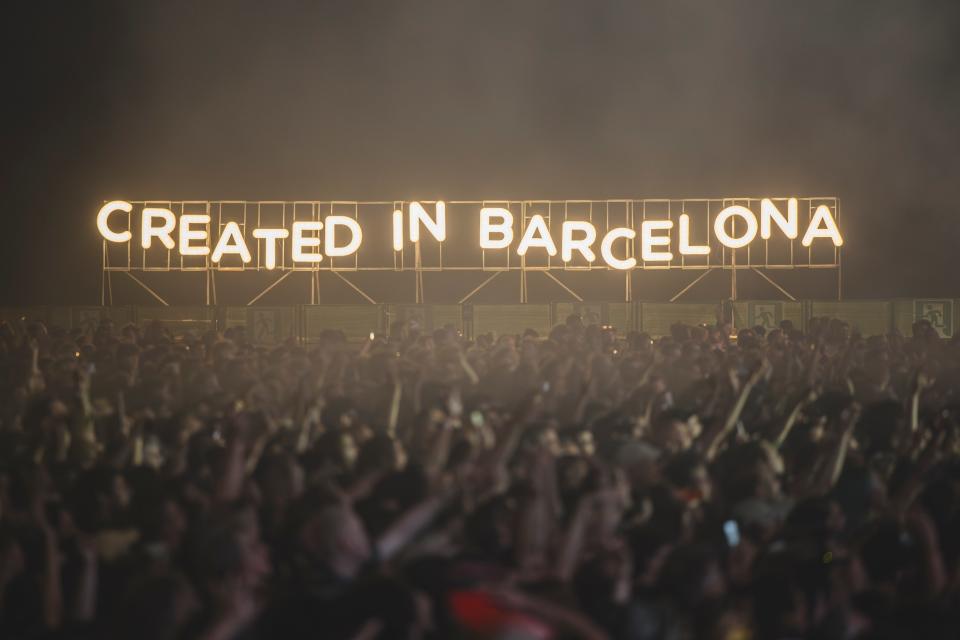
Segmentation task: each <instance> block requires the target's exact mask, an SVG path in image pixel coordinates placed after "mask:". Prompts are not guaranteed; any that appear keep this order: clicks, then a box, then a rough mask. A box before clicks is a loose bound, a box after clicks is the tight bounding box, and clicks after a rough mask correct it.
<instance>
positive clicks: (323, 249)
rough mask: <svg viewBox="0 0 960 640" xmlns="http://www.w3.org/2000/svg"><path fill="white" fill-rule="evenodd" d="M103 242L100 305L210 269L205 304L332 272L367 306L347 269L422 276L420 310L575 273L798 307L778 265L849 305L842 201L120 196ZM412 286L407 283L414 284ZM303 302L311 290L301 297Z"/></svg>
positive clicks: (315, 296) (627, 291)
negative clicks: (664, 280)
mask: <svg viewBox="0 0 960 640" xmlns="http://www.w3.org/2000/svg"><path fill="white" fill-rule="evenodd" d="M97 227H98V229H99V231H100V234H101V236H102V240H103V249H102V279H101V285H102V286H101V302H102V303H103V304H104V305H108V304H113V285H112V277H113V274H115V273H122V274H124V275H125V276H126V277H129V278H130V279H131V280H133V281H134V282H136V283H137V284H138V285H139V286H141V287H143V288H144V289H145V290H146V291H148V292H149V293H150V294H151V295H152V296H153V297H154V298H156V299H157V300H158V301H159V302H160V303H162V304H167V303H166V300H165V299H164V298H163V297H162V296H161V295H160V294H159V293H157V291H155V290H154V289H153V288H151V287H150V286H148V284H147V283H145V282H144V280H143V278H142V274H143V273H145V272H162V273H169V274H175V273H185V272H202V273H204V274H205V283H206V284H205V294H204V298H203V299H204V302H205V303H206V304H208V305H215V304H218V300H217V274H220V273H224V272H275V273H276V278H275V279H274V280H273V282H272V283H271V284H269V285H268V286H266V287H265V288H264V289H262V290H261V291H260V293H259V294H258V295H256V296H255V297H253V298H252V299H250V300H249V301H248V302H247V304H248V305H253V304H255V303H256V302H257V301H258V300H259V299H260V298H261V297H262V296H263V295H264V294H265V293H267V292H268V291H270V290H272V289H273V288H274V287H276V286H278V285H280V284H281V283H282V282H284V281H286V280H288V279H290V277H291V276H292V275H293V274H295V273H297V272H303V273H305V274H307V276H308V277H309V296H305V298H304V302H306V301H309V302H310V303H311V304H317V303H319V302H320V301H321V296H320V291H319V274H320V273H321V272H330V273H332V274H334V275H336V276H337V277H338V278H340V279H341V280H343V281H344V282H345V283H346V284H348V285H349V286H350V287H351V288H352V289H354V290H355V291H356V292H357V293H358V294H360V295H361V296H362V297H363V298H364V299H366V300H367V301H368V302H370V303H371V304H376V303H377V302H378V301H377V300H375V299H374V298H373V297H372V296H371V295H369V294H368V293H367V292H365V291H364V290H363V289H362V288H361V287H360V286H359V285H358V284H356V283H355V282H353V281H352V279H351V273H358V272H377V273H379V274H382V275H383V277H384V278H389V277H392V275H391V274H400V273H411V272H412V273H413V274H415V277H414V283H415V284H414V287H413V288H412V290H411V292H410V293H411V296H410V297H411V300H412V302H414V303H422V302H423V301H424V282H423V274H424V273H430V272H480V273H484V274H488V275H487V276H486V277H485V279H484V280H483V281H482V282H481V283H480V284H479V286H476V287H475V288H473V289H472V290H466V287H465V290H464V292H463V294H464V295H463V297H462V298H461V299H460V301H459V302H460V303H461V304H462V303H464V302H467V301H468V300H469V299H470V298H471V297H472V296H473V295H475V294H476V293H477V292H478V291H480V290H481V289H482V288H483V287H485V286H486V285H487V284H489V283H490V282H491V281H493V280H494V279H495V278H497V277H498V276H500V275H501V274H503V273H507V272H519V274H520V286H519V292H518V293H519V295H518V298H519V301H520V302H527V294H528V287H529V285H530V280H531V274H536V275H534V276H533V277H545V278H549V279H550V280H552V281H554V282H555V283H556V284H558V285H559V286H560V287H562V288H563V289H564V290H565V291H566V292H567V293H568V294H569V295H570V296H571V298H572V299H575V300H577V301H583V300H584V298H583V296H582V295H581V293H580V292H578V291H576V290H574V288H572V287H571V286H569V285H568V284H566V283H564V282H563V276H564V273H565V272H573V271H587V272H590V271H622V272H623V273H624V287H623V300H624V301H626V302H630V301H632V300H633V299H634V292H633V284H632V277H631V274H632V272H633V271H635V270H644V271H658V270H659V271H662V270H682V271H690V272H691V273H692V274H695V277H693V278H692V279H691V281H690V283H689V284H687V285H686V286H685V287H684V288H683V289H681V290H680V291H678V292H677V293H676V295H674V296H673V298H672V299H671V302H673V301H676V300H678V299H679V298H680V297H682V296H683V295H684V294H685V293H686V292H687V291H689V290H690V289H691V288H692V287H693V286H694V285H696V284H697V283H698V282H700V281H701V280H702V279H703V278H704V277H705V276H706V275H707V274H709V273H711V272H713V271H715V270H723V271H729V273H730V298H731V299H734V300H736V299H737V273H738V272H739V271H751V272H754V273H757V274H759V276H760V277H762V278H763V279H764V280H766V281H767V282H769V283H770V284H771V285H772V286H774V287H775V288H776V289H777V290H778V291H780V293H782V294H783V295H784V296H785V297H786V298H789V299H790V300H796V298H795V297H794V296H793V295H791V294H790V293H789V292H788V291H787V290H786V289H785V288H784V287H782V286H781V285H780V284H778V283H777V282H776V281H775V280H774V278H773V276H772V273H774V272H776V271H777V270H793V269H809V270H814V269H816V270H832V271H835V272H836V283H837V287H836V294H837V299H841V298H842V266H841V247H842V245H843V239H842V236H841V233H840V201H839V199H838V198H836V197H804V198H792V197H782V198H760V197H744V198H700V199H642V200H509V201H506V200H504V201H496V200H471V201H439V200H438V201H429V200H422V201H411V202H406V201H403V202H400V201H394V202H359V201H325V202H324V201H289V202H284V201H228V200H221V201H157V200H153V201H124V200H115V201H111V202H107V203H105V204H104V205H103V207H102V208H101V209H100V211H99V213H98V215H97ZM406 286H409V283H407V284H406ZM304 293H306V289H305V290H304Z"/></svg>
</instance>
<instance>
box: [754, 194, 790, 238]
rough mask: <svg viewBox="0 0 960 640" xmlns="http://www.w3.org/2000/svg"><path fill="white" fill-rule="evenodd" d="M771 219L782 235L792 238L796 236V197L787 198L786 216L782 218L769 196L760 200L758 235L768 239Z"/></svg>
mask: <svg viewBox="0 0 960 640" xmlns="http://www.w3.org/2000/svg"><path fill="white" fill-rule="evenodd" d="M771 220H773V221H774V222H776V223H777V226H778V227H780V230H781V231H783V233H784V235H786V236H787V237H788V238H790V239H791V240H793V239H794V238H796V237H797V199H796V198H790V199H789V200H787V217H786V218H784V217H783V215H782V214H781V213H780V210H779V209H777V205H775V204H773V200H771V199H770V198H764V199H763V200H761V201H760V237H761V238H763V239H764V240H769V239H770V221H771Z"/></svg>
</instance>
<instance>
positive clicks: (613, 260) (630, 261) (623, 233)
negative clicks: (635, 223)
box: [600, 227, 637, 270]
mask: <svg viewBox="0 0 960 640" xmlns="http://www.w3.org/2000/svg"><path fill="white" fill-rule="evenodd" d="M636 237H637V232H636V231H634V230H633V229H628V228H627V227H617V228H615V229H611V230H610V231H608V232H607V235H605V236H603V240H602V241H601V242H600V256H601V257H602V258H603V261H604V262H606V263H607V264H608V265H609V266H611V267H613V268H614V269H621V270H626V269H633V268H634V267H635V266H637V259H636V258H627V259H626V260H622V259H620V258H618V257H616V256H615V255H613V243H614V241H615V240H619V239H620V238H626V239H627V240H629V241H630V242H632V241H633V240H634V238H636Z"/></svg>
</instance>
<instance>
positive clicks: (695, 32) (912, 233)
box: [0, 0, 960, 305]
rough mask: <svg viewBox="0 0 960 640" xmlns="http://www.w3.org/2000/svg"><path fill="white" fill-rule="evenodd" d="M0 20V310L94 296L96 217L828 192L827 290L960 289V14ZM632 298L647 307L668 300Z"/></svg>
mask: <svg viewBox="0 0 960 640" xmlns="http://www.w3.org/2000/svg"><path fill="white" fill-rule="evenodd" d="M2 22H3V23H4V26H3V27H2V29H3V46H4V48H5V49H6V51H4V55H3V61H4V62H3V64H4V67H5V72H4V82H3V86H4V88H5V91H4V92H3V110H4V112H5V113H4V115H3V118H2V123H3V125H2V129H0V131H2V154H0V158H2V160H0V161H2V167H0V180H2V182H0V184H2V185H3V197H2V199H0V203H2V212H3V223H4V226H3V232H2V240H0V268H2V274H3V277H2V282H0V304H2V305H12V304H84V303H95V302H97V301H99V283H100V272H99V259H100V256H99V246H100V245H99V239H98V235H97V231H96V227H95V220H94V217H95V213H96V210H97V208H98V207H99V205H100V203H101V202H102V201H103V200H105V199H115V198H120V199H130V200H136V199H154V198H156V199H160V198H162V199H288V200H290V199H324V200H325V199H350V200H379V199H387V200H394V199H398V200H399V199H435V198H443V199H473V198H487V199H495V198H503V199H506V198H553V199H563V198H598V199H602V198H622V197H637V198H640V197H704V196H727V195H741V194H751V195H753V194H760V195H801V196H803V195H837V196H839V197H840V198H841V199H842V201H843V220H842V224H843V231H844V236H845V239H846V246H845V255H844V259H845V264H844V284H845V294H846V295H848V296H851V297H880V296H908V297H914V296H916V297H920V296H960V283H958V281H957V279H956V278H955V277H954V269H955V265H956V263H957V260H956V253H957V248H956V247H957V239H958V237H960V233H958V231H957V221H956V220H957V217H956V213H957V210H958V206H957V202H958V198H960V186H958V185H960V154H958V150H960V2H957V1H956V0H939V1H927V2H907V1H904V0H861V1H856V0H848V1H844V2H841V1H833V2H826V1H816V0H815V1H810V0H805V1H802V2H800V1H789V2H788V1H785V0H784V1H777V0H768V1H746V0H740V1H730V2H725V1H714V0H709V1H705V0H659V1H656V2H641V1H635V2H626V1H623V2H602V1H600V0H588V1H587V0H585V1H583V2H573V1H559V0H535V1H533V0H531V1H528V0H511V1H504V2H494V1H489V0H488V1H484V2H460V1H457V0H436V1H425V0H405V1H384V0H380V1H362V0H352V1H344V2H280V1H274V2H266V1H264V0H230V1H214V2H198V1H193V2H181V1H172V0H165V1H162V2H153V1H140V0H138V1H132V0H124V1H109V2H77V1H71V2H44V1H42V0H36V1H33V2H21V3H14V4H7V5H5V7H4V17H3V19H2ZM194 275H195V276H196V274H194ZM298 275H299V274H298ZM650 275H651V276H654V275H656V274H650ZM794 275H798V274H794ZM799 275H801V276H802V275H803V274H799ZM197 277H198V276H197ZM643 277H644V278H646V279H645V280H644V281H643V283H642V287H643V291H642V292H641V293H637V294H636V295H637V297H638V298H640V297H647V298H651V297H657V296H660V295H669V294H670V293H672V292H673V291H672V290H671V287H673V288H675V285H676V282H673V281H670V280H669V278H658V277H647V276H643ZM684 277H685V280H686V281H689V279H690V278H689V276H684ZM410 278H411V280H410V284H409V287H410V288H411V289H412V287H413V284H412V282H413V281H412V276H410ZM157 282H158V287H159V286H161V285H160V284H159V281H157ZM681 284H682V282H681ZM162 286H164V287H166V288H167V291H168V292H169V291H170V288H171V287H179V286H181V285H180V284H175V283H174V282H173V281H172V280H171V281H169V282H166V283H163V285H162ZM189 286H190V287H193V286H194V285H193V284H192V283H191V284H190V285H189ZM196 286H197V287H198V288H197V289H196V290H197V291H200V289H199V287H200V285H199V284H197V285H196ZM304 286H305V285H304ZM437 286H438V287H440V288H439V289H434V290H435V291H437V295H438V296H440V295H441V294H442V293H443V292H444V291H445V290H444V289H443V287H446V286H450V287H453V288H452V289H451V290H450V291H451V292H453V291H454V289H455V290H456V292H458V293H459V292H461V291H462V290H463V289H464V284H463V283H460V284H459V285H442V286H441V285H437ZM471 286H472V285H471ZM724 286H725V285H724V284H723V281H722V279H721V281H720V282H718V283H717V284H716V291H713V292H711V293H710V295H713V294H714V293H716V294H717V295H720V294H721V293H722V290H723V288H724ZM743 286H744V287H750V286H752V285H750V283H748V282H744V284H743ZM814 286H815V287H818V288H822V292H821V290H820V289H816V290H814V291H813V292H812V293H813V294H814V295H815V294H820V293H822V295H823V296H830V295H833V294H834V291H833V290H832V289H831V288H830V283H829V282H824V283H822V284H821V283H819V281H817V284H815V285H814ZM299 293H300V294H302V293H303V292H299ZM750 293H751V291H750V290H749V289H748V290H743V289H742V290H741V294H743V295H749V294H750ZM804 293H807V292H804ZM766 294H768V295H769V290H766ZM283 295H286V294H281V293H278V296H279V297H277V298H276V299H275V300H276V301H279V300H281V299H282V296H283ZM290 295H292V294H290ZM510 295H511V296H514V295H515V293H511V294H510ZM544 295H547V294H544ZM757 295H763V294H762V293H760V292H758V293H757ZM291 300H293V299H291ZM295 300H296V301H302V297H301V298H295ZM137 301H139V299H138V300H137ZM505 301H507V300H505ZM509 301H511V302H512V301H514V300H513V299H511V300H509Z"/></svg>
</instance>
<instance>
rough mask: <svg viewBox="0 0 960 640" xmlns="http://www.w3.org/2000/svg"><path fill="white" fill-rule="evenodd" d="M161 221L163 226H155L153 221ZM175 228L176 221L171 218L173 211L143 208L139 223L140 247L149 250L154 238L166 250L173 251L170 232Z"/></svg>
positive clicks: (173, 245) (173, 244)
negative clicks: (157, 239) (158, 240)
mask: <svg viewBox="0 0 960 640" xmlns="http://www.w3.org/2000/svg"><path fill="white" fill-rule="evenodd" d="M158 219H159V220H162V221H163V224H161V225H160V226H155V225H154V221H155V220H158ZM176 226H177V219H176V218H175V217H173V211H170V209H157V208H154V207H145V208H144V210H143V219H142V220H141V221H140V245H141V246H142V247H143V248H144V249H149V248H150V246H151V244H152V241H153V239H154V238H159V239H160V242H162V243H163V246H165V247H166V248H167V249H173V248H174V247H175V246H176V244H175V243H174V241H173V238H171V237H170V232H171V231H173V229H174V227H176Z"/></svg>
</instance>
